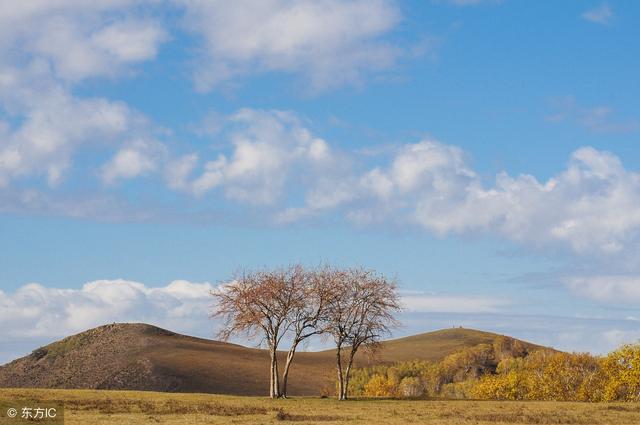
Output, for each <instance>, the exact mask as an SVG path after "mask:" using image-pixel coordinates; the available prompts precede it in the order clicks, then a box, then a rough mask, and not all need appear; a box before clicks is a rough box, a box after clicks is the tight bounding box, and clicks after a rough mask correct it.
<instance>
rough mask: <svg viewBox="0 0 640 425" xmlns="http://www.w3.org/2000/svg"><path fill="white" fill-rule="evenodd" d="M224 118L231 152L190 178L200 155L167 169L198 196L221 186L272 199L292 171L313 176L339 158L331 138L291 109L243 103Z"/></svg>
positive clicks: (241, 195) (173, 181)
mask: <svg viewBox="0 0 640 425" xmlns="http://www.w3.org/2000/svg"><path fill="white" fill-rule="evenodd" d="M225 123H226V125H227V132H226V133H225V134H226V136H227V137H228V141H229V143H230V144H231V145H232V148H233V149H232V152H231V154H230V155H225V154H222V153H221V154H219V155H218V156H217V158H216V159H214V160H209V161H207V162H206V163H205V164H204V171H203V172H201V173H200V175H198V176H196V177H195V178H193V179H192V180H191V181H190V182H187V181H186V179H187V176H188V175H189V174H190V173H191V172H192V170H193V169H194V167H195V163H196V162H197V159H198V157H197V156H194V155H189V156H185V157H183V158H181V159H179V160H177V161H175V162H173V163H172V164H170V169H169V170H168V174H169V175H168V180H169V186H170V187H172V188H178V189H183V190H188V191H191V192H192V193H194V194H196V195H197V196H202V195H203V194H205V193H206V192H208V191H210V190H212V189H215V188H218V187H220V188H223V190H224V193H225V195H226V196H227V197H228V198H230V199H235V200H239V201H243V202H247V203H250V204H264V205H269V204H274V203H275V202H276V201H277V200H279V199H280V198H281V197H282V195H283V191H284V188H285V185H286V184H287V183H288V179H290V178H291V177H292V175H295V177H294V179H297V178H299V177H300V178H302V176H313V175H315V174H317V173H318V172H319V171H320V170H323V169H325V168H326V167H329V166H331V165H332V162H333V161H334V160H335V158H334V157H333V155H332V152H331V150H330V149H329V146H328V144H327V143H326V142H325V141H324V140H323V139H321V138H318V137H316V136H314V135H313V133H312V132H311V131H310V130H309V129H307V128H306V127H305V126H304V123H303V121H302V120H301V119H300V118H299V117H298V116H297V115H295V114H293V113H291V112H285V111H277V110H271V111H264V110H255V109H242V110H240V111H238V112H236V113H234V114H232V115H230V116H229V117H227V119H226V120H225ZM302 179H303V178H302Z"/></svg>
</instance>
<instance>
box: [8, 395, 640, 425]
mask: <svg viewBox="0 0 640 425" xmlns="http://www.w3.org/2000/svg"><path fill="white" fill-rule="evenodd" d="M16 400H29V401H34V402H41V403H51V402H54V403H63V404H64V406H65V423H66V424H68V425H73V424H92V425H98V424H110V425H120V424H122V425H125V424H126V425H129V424H285V423H292V424H293V423H299V424H323V425H330V424H367V425H371V424H388V425H394V424H403V425H405V424H427V425H485V424H486V425H489V424H491V425H506V424H545V425H551V424H563V425H599V424H609V425H636V424H639V423H640V405H637V404H621V403H616V404H614V403H612V404H587V403H553V402H497V401H496V402H494V401H466V400H465V401H463V400H461V401H440V400H433V401H431V400H413V401H409V400H404V401H401V400H350V401H347V402H338V401H336V400H333V399H321V398H293V399H289V400H270V399H266V398H263V397H242V396H220V395H208V394H175V393H156V392H139V391H105V390H102V391H101V390H49V389H0V405H3V404H4V405H6V403H8V402H11V401H16ZM4 415H5V412H0V424H12V423H14V424H15V423H17V422H16V421H15V420H11V419H8V418H6V417H5V416H4Z"/></svg>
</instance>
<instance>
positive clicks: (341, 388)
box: [336, 345, 344, 400]
mask: <svg viewBox="0 0 640 425" xmlns="http://www.w3.org/2000/svg"><path fill="white" fill-rule="evenodd" d="M340 351H341V347H340V346H339V345H338V347H337V348H336V368H337V369H338V400H344V398H343V397H344V377H343V375H342V356H341V355H340V354H341V353H340Z"/></svg>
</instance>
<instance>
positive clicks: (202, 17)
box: [180, 0, 400, 91]
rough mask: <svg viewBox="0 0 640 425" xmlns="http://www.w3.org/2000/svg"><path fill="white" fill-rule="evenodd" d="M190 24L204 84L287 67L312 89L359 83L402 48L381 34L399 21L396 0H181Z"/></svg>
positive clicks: (201, 84) (198, 83) (201, 85)
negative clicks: (197, 42) (200, 52)
mask: <svg viewBox="0 0 640 425" xmlns="http://www.w3.org/2000/svg"><path fill="white" fill-rule="evenodd" d="M180 3H182V4H183V5H184V6H185V7H186V10H187V13H186V19H185V25H186V26H187V28H188V29H190V30H191V31H193V32H195V33H197V34H199V35H200V36H201V37H202V50H203V56H202V58H201V63H200V64H199V66H198V69H197V70H196V73H195V82H196V86H197V88H198V89H199V90H203V91H206V90H210V89H212V88H215V87H216V86H219V85H220V84H222V83H225V82H228V81H230V80H233V79H234V77H237V76H240V75H246V74H252V73H262V72H269V71H284V72H288V73H295V74H299V75H302V76H304V78H305V79H306V80H307V81H308V84H309V86H310V89H311V90H312V91H317V90H323V89H326V88H332V87H335V86H338V85H342V84H345V83H357V82H359V80H360V79H361V77H362V76H363V75H364V74H367V73H370V72H371V71H376V70H380V69H385V68H388V67H390V66H392V65H393V63H394V62H395V60H396V57H397V56H398V55H399V53H400V49H399V48H398V47H395V46H393V45H391V44H389V43H386V42H384V41H383V40H382V37H383V36H384V35H386V34H387V33H389V32H390V31H392V30H393V29H394V27H395V26H396V25H397V24H398V22H399V21H400V11H399V9H398V7H396V5H395V2H394V1H392V0H366V1H364V0H355V1H344V0H297V1H294V0H264V1H258V2H256V1H252V0H237V1H232V2H230V1H224V0H214V1H202V0H185V1H182V2H180Z"/></svg>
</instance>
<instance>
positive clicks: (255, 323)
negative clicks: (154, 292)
mask: <svg viewBox="0 0 640 425" xmlns="http://www.w3.org/2000/svg"><path fill="white" fill-rule="evenodd" d="M291 273H292V269H291V268H290V269H279V270H273V271H267V270H264V271H249V272H247V271H244V272H241V273H239V274H237V275H236V277H235V279H234V280H233V281H232V282H231V283H228V284H226V285H222V286H221V287H219V288H218V289H216V290H213V291H211V295H213V297H214V298H215V299H216V304H215V307H214V311H213V314H212V316H213V317H222V318H223V320H224V322H223V325H222V328H221V330H220V332H219V337H220V338H221V339H222V340H225V341H226V340H228V339H229V338H230V337H231V336H232V335H234V334H245V335H246V336H247V337H249V338H256V337H261V338H262V339H263V341H264V342H265V343H266V345H267V348H268V350H269V357H270V360H271V365H270V386H269V396H270V397H271V398H278V397H280V395H281V393H280V382H279V373H278V357H277V352H278V345H279V344H280V341H281V340H282V338H283V337H284V335H285V334H286V332H287V330H288V327H289V315H290V312H291V307H292V303H293V293H292V292H291V291H289V288H288V282H289V281H290V279H289V277H290V274H291Z"/></svg>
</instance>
